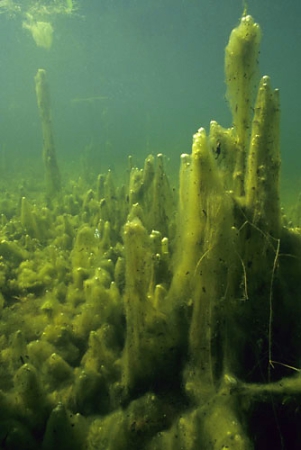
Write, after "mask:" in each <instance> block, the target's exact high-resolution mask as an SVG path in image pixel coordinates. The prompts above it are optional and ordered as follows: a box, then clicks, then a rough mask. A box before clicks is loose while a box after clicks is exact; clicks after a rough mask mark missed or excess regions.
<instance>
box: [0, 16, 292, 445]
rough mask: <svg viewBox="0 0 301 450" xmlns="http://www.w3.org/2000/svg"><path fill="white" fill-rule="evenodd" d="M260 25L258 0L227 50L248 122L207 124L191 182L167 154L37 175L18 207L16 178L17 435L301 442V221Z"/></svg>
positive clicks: (236, 103) (3, 264) (10, 331)
mask: <svg viewBox="0 0 301 450" xmlns="http://www.w3.org/2000/svg"><path fill="white" fill-rule="evenodd" d="M259 41H260V29H259V26H258V25H257V24H255V23H254V21H253V19H252V17H250V16H246V15H244V16H243V17H242V19H241V21H240V24H239V26H238V27H237V28H235V30H233V32H232V34H231V36H230V40H229V44H228V46H227V49H226V60H225V64H226V79H227V86H228V90H227V95H228V98H229V103H230V108H231V111H232V114H233V127H232V128H230V129H224V128H222V127H221V126H220V125H218V124H217V123H216V122H211V126H210V131H209V133H208V135H207V134H206V132H205V130H204V129H202V128H201V129H200V130H198V132H197V133H196V134H195V136H194V138H193V145H192V152H191V154H189V155H188V154H184V155H182V156H181V165H180V179H179V188H178V193H177V194H176V193H175V190H174V189H172V188H171V186H170V182H169V180H168V176H167V174H166V171H165V168H164V157H163V155H162V154H159V155H157V156H156V157H154V156H152V155H150V156H149V157H148V158H147V159H146V160H145V164H144V167H143V169H139V168H137V167H135V166H132V167H131V169H130V172H129V174H128V175H127V180H126V182H125V183H124V184H122V183H118V180H116V179H115V177H114V174H113V173H112V172H111V171H109V172H108V173H107V174H101V175H99V176H98V178H97V180H95V183H94V185H92V186H86V185H85V183H83V182H81V181H80V180H79V181H77V182H73V181H70V182H69V183H65V185H64V186H62V187H61V189H60V190H57V192H56V195H55V196H53V198H52V199H51V198H50V197H49V192H48V196H47V201H45V203H44V202H43V201H41V200H39V199H38V198H36V199H33V198H32V195H31V198H30V196H29V195H28V194H27V193H26V191H25V190H24V189H23V191H22V196H20V198H18V199H17V201H16V204H17V206H16V207H14V208H13V207H10V206H9V204H7V202H8V203H9V199H11V200H10V201H11V202H12V199H14V200H15V196H16V194H14V195H13V194H12V193H11V194H9V193H7V199H8V200H7V202H6V203H3V205H6V207H5V209H3V210H2V211H1V212H2V215H1V232H0V258H1V260H0V287H1V294H0V314H1V316H0V388H1V390H0V404H1V408H0V447H1V448H2V449H19V450H23V449H27V450H31V449H32V450H35V449H42V450H51V449H56V450H63V449H64V450H66V449H78V450H82V449H86V450H92V449H93V450H94V449H97V450H102V449H103V450H127V449H129V450H130V449H131V450H132V449H136V450H180V449H181V450H207V449H208V450H211V449H214V450H220V449H239V450H245V449H251V448H255V449H266V448H299V447H300V446H301V437H300V434H299V430H298V423H299V422H300V419H301V417H300V412H299V403H300V400H301V378H300V376H299V372H300V369H298V365H299V363H300V357H301V350H300V345H299V339H300V335H301V320H300V319H301V289H300V288H301V286H300V284H301V276H300V274H301V234H300V232H299V230H298V229H293V228H289V227H287V226H285V225H284V220H283V219H282V215H281V210H280V200H279V171H280V156H279V98H278V91H277V90H276V91H274V90H273V89H272V88H271V83H270V80H269V78H268V77H266V76H265V77H263V78H262V79H261V80H260V81H258V80H256V73H257V56H258V48H259ZM257 81H258V83H257ZM257 84H258V92H257V97H256V100H255V97H254V96H253V90H254V86H255V85H257ZM253 97H254V98H253ZM253 100H254V101H255V104H253ZM46 169H47V167H46ZM292 440H293V442H294V445H293V446H291V442H292Z"/></svg>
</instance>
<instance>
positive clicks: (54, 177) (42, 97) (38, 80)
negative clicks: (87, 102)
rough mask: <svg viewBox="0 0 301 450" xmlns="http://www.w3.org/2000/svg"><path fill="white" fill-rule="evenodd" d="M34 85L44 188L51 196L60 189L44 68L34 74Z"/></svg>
mask: <svg viewBox="0 0 301 450" xmlns="http://www.w3.org/2000/svg"><path fill="white" fill-rule="evenodd" d="M35 85H36V96H37V103H38V108H39V112H40V116H41V121H42V131H43V160H44V165H45V174H46V190H47V195H49V196H53V195H55V194H56V193H57V192H59V191H60V189H61V176H60V171H59V168H58V164H57V160H56V153H55V145H54V138H53V130H52V123H51V110H50V96H49V89H48V84H47V79H46V70H44V69H39V70H38V72H37V74H36V76H35Z"/></svg>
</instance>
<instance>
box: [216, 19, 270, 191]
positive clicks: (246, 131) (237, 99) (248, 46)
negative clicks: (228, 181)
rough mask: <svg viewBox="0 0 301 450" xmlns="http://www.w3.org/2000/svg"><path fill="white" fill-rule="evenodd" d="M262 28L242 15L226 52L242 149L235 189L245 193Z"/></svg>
mask: <svg viewBox="0 0 301 450" xmlns="http://www.w3.org/2000/svg"><path fill="white" fill-rule="evenodd" d="M260 40H261V31H260V28H259V25H257V24H256V23H254V20H253V18H252V17H251V16H248V15H246V16H243V17H242V19H241V21H240V24H239V26H238V27H236V28H234V29H233V30H232V33H231V35H230V39H229V42H228V45H227V47H226V54H225V75H226V84H227V98H228V102H229V106H230V109H231V113H232V117H233V126H234V131H235V134H236V141H237V145H238V149H239V151H238V152H237V155H236V164H235V171H234V174H233V178H234V192H235V194H237V195H243V194H244V173H245V161H246V153H247V147H248V142H249V138H250V129H251V120H252V113H253V104H254V102H253V101H254V97H255V92H256V87H257V86H256V84H257V80H258V78H257V76H256V75H257V67H258V54H259V45H260Z"/></svg>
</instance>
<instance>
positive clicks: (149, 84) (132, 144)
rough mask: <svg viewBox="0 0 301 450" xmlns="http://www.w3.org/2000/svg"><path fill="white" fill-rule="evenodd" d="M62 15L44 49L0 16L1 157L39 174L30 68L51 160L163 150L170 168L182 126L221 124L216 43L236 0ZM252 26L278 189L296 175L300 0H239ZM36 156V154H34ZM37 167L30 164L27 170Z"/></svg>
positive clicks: (94, 3)
mask: <svg viewBox="0 0 301 450" xmlns="http://www.w3.org/2000/svg"><path fill="white" fill-rule="evenodd" d="M78 6H79V9H78V11H77V14H75V15H73V16H70V17H69V16H56V17H49V20H50V21H51V22H52V24H53V27H54V42H53V46H52V48H51V49H50V50H45V49H43V48H39V47H37V46H36V44H35V42H34V41H33V39H32V37H31V35H30V34H29V32H28V31H27V30H24V29H23V28H22V17H21V16H18V15H17V16H16V17H9V16H8V15H6V14H1V15H0V26H1V28H0V33H1V49H0V67H1V71H0V82H1V84H0V86H1V89H0V168H1V172H2V175H3V176H4V177H5V176H8V175H9V177H10V178H12V177H14V173H16V170H20V169H21V170H23V171H24V173H25V168H26V167H27V166H28V165H30V167H31V171H32V172H31V174H32V175H31V176H38V175H39V174H40V172H41V171H40V169H39V164H41V147H42V136H41V126H40V120H39V117H38V111H37V106H36V98H35V91H34V75H35V73H36V71H37V69H38V68H45V69H46V70H47V74H48V81H49V84H50V88H51V98H52V111H53V125H54V129H55V138H56V147H57V154H58V158H59V161H61V164H62V165H65V167H69V168H70V169H71V170H73V168H75V167H76V166H77V165H78V163H79V164H80V165H81V166H85V167H86V168H87V170H91V174H93V173H94V172H95V173H98V172H101V171H103V170H106V168H107V167H111V168H115V167H117V166H119V165H120V164H122V165H124V166H125V165H126V159H127V155H128V154H131V155H133V156H134V158H135V159H136V160H137V162H138V163H141V162H142V160H143V159H144V158H145V156H146V155H147V154H148V153H154V154H156V153H159V152H163V153H164V154H166V155H167V157H168V158H170V160H171V162H170V165H171V167H172V170H174V171H175V172H176V171H177V166H178V162H179V157H180V154H181V153H186V152H190V148H191V139H192V134H193V133H194V132H195V131H196V130H197V129H198V128H199V127H200V126H204V127H205V128H207V129H208V128H209V123H210V120H212V119H214V120H217V121H218V122H220V123H221V124H222V125H223V126H230V124H231V117H230V113H229V111H228V107H227V103H226V99H225V84H224V48H225V46H226V44H227V41H228V37H229V33H230V31H231V30H232V28H233V27H234V26H236V25H237V24H238V20H239V18H240V16H241V13H242V10H243V5H242V2H241V0H227V1H217V0H216V1H213V0H89V1H84V0H79V3H78ZM248 12H249V13H250V14H252V15H253V17H254V18H255V20H256V21H257V22H258V23H259V24H260V26H261V28H262V31H263V38H262V46H261V55H260V73H261V74H262V75H264V74H268V75H270V77H271V79H272V85H273V87H275V88H276V87H277V88H279V89H280V95H281V111H282V113H281V150H282V184H283V191H284V197H288V195H290V196H291V195H296V196H297V192H298V190H301V186H300V184H301V183H300V178H301V177H300V167H301V156H300V138H299V136H300V123H299V121H300V117H301V106H300V100H301V98H300V93H299V89H300V72H301V53H300V48H301V27H300V24H299V22H300V17H301V2H299V1H297V0H285V1H284V0H274V1H272V0H265V1H262V0H250V1H249V2H248ZM35 162H36V163H37V164H36V165H35ZM36 172H38V173H36Z"/></svg>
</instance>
